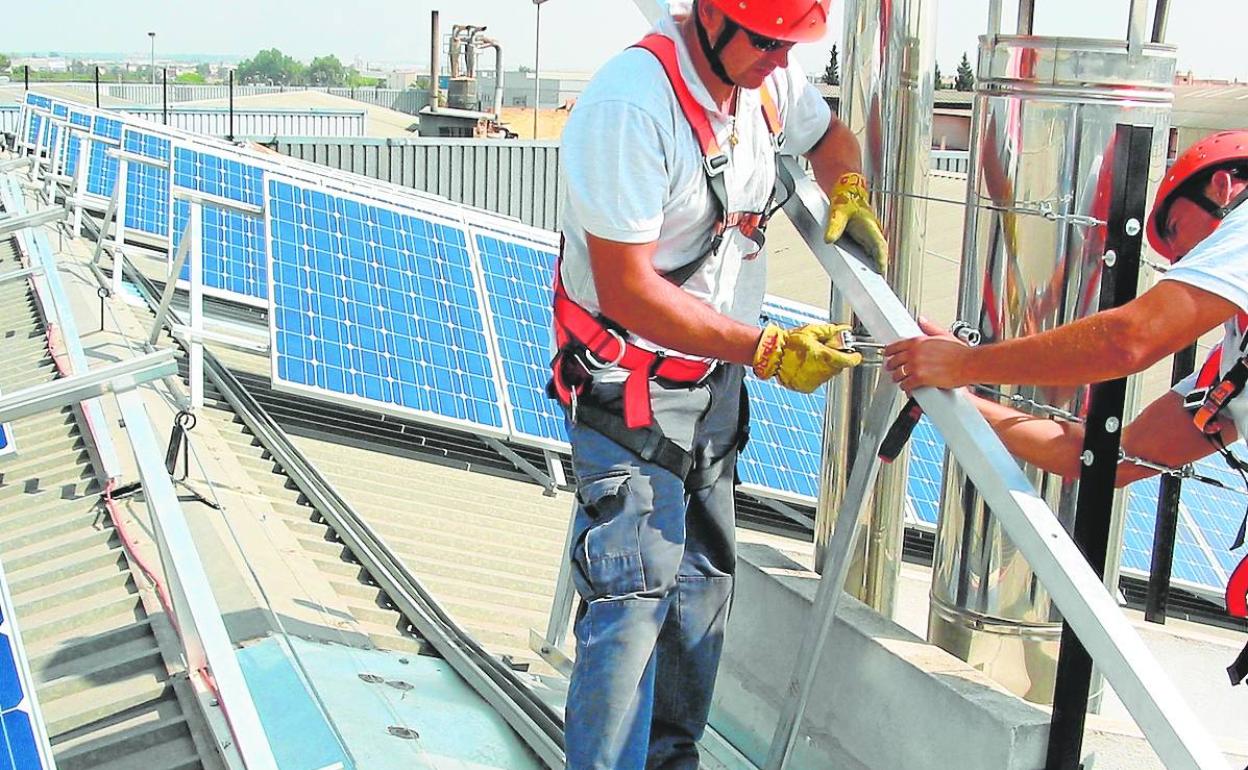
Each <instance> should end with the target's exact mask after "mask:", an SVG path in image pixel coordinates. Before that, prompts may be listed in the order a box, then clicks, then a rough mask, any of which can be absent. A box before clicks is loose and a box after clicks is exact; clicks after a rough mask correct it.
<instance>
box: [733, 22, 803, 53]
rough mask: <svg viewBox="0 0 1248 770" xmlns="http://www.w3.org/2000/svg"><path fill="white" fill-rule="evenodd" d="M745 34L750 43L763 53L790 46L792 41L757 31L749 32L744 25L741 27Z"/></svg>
mask: <svg viewBox="0 0 1248 770" xmlns="http://www.w3.org/2000/svg"><path fill="white" fill-rule="evenodd" d="M741 31H742V32H744V33H745V36H746V37H747V38H749V41H750V45H752V46H754V47H755V48H757V49H758V50H760V51H762V52H763V53H772V52H773V51H779V50H780V49H782V48H792V47H793V45H794V43H793V42H792V41H791V40H776V39H775V38H774V37H767V36H766V35H760V34H758V33H757V32H751V31H750V30H748V29H745V28H744V27H743V28H742V29H741Z"/></svg>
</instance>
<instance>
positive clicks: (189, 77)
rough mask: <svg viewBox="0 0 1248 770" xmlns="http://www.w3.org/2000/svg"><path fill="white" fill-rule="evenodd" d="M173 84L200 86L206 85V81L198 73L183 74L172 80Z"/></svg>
mask: <svg viewBox="0 0 1248 770" xmlns="http://www.w3.org/2000/svg"><path fill="white" fill-rule="evenodd" d="M173 82H175V83H189V84H191V85H200V84H202V83H206V82H207V79H206V78H204V76H203V75H201V74H199V73H198V72H183V73H182V74H181V75H178V76H177V77H176V78H174V79H173Z"/></svg>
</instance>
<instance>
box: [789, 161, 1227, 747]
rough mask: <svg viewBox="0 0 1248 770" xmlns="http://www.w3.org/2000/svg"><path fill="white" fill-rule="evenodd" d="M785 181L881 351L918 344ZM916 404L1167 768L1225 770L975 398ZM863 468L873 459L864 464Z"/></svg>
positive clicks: (933, 396) (806, 197)
mask: <svg viewBox="0 0 1248 770" xmlns="http://www.w3.org/2000/svg"><path fill="white" fill-rule="evenodd" d="M780 173H781V177H782V178H784V181H785V182H786V184H788V185H791V186H792V189H793V190H794V193H793V195H792V196H791V197H790V198H789V200H788V202H787V203H786V204H785V206H784V209H785V212H786V213H787V214H788V216H789V219H790V220H791V221H792V222H793V224H794V226H795V227H796V228H797V229H798V231H799V232H800V233H801V234H802V236H803V238H804V239H805V240H806V243H807V245H808V246H809V247H810V249H811V251H812V252H813V253H814V254H815V256H816V257H817V258H818V259H819V261H820V263H821V264H822V265H823V267H824V269H825V270H827V271H828V274H829V275H830V276H831V278H832V284H833V286H834V287H835V288H836V290H837V291H839V292H840V293H841V294H842V295H843V296H844V297H845V299H846V300H847V301H848V302H849V304H850V306H851V307H852V308H853V310H854V312H855V313H856V314H857V316H858V317H859V318H860V319H861V320H862V322H863V323H864V325H865V326H866V327H867V330H868V331H869V332H870V333H871V336H872V337H873V338H874V339H876V340H878V341H881V342H885V343H888V342H893V341H896V340H899V339H904V338H907V337H915V336H918V335H919V334H920V333H921V332H920V330H919V328H918V325H917V324H916V323H915V321H914V319H913V318H912V317H911V315H910V312H909V311H908V310H907V309H906V308H905V306H904V305H902V304H901V302H900V301H899V300H898V299H897V297H896V295H894V294H893V292H892V291H891V290H890V289H889V287H888V285H887V284H886V283H885V281H884V279H883V278H882V277H880V276H879V275H877V274H876V273H875V272H874V271H873V270H872V269H871V268H869V267H868V266H867V262H868V260H866V258H864V257H861V256H860V255H859V253H858V251H859V250H858V249H857V247H856V246H851V247H850V248H849V249H842V248H838V247H837V246H833V245H829V244H825V243H824V242H823V221H824V218H825V215H826V212H827V200H826V198H825V197H824V194H823V192H822V191H821V190H820V189H819V188H818V187H817V186H816V185H815V183H814V182H813V181H811V180H810V179H808V178H807V177H806V176H805V174H804V173H803V172H802V171H801V168H800V167H799V166H798V165H797V163H796V161H795V160H794V159H793V158H784V161H783V164H782V167H781V172H780ZM843 243H846V244H848V241H843ZM914 397H915V398H916V399H917V400H918V402H919V404H920V405H921V406H922V407H923V410H924V412H925V413H926V414H927V415H928V417H929V418H930V419H931V421H932V423H933V424H934V425H935V426H936V428H937V430H939V431H940V433H941V434H942V435H943V436H944V438H945V441H946V444H947V446H948V447H949V449H950V451H951V452H952V453H953V455H954V456H955V457H956V458H957V459H958V461H959V463H960V464H961V466H962V467H963V468H964V469H965V470H966V472H967V474H968V476H969V478H970V480H971V482H972V483H974V484H975V486H976V488H977V489H979V491H980V493H981V494H982V495H983V496H984V499H985V500H986V501H987V502H988V504H989V506H990V507H991V508H992V510H993V513H994V514H995V515H996V516H997V517H998V518H999V519H1000V521H1001V524H1002V526H1003V527H1004V528H1005V531H1006V533H1007V534H1008V535H1009V537H1010V539H1011V540H1012V541H1013V542H1014V543H1015V544H1016V545H1017V546H1018V548H1019V550H1020V551H1021V552H1022V554H1023V556H1024V557H1025V558H1026V559H1027V561H1028V563H1030V564H1031V565H1032V566H1033V568H1034V569H1035V572H1036V575H1037V576H1038V577H1039V578H1040V580H1041V582H1042V583H1043V584H1044V587H1045V588H1046V589H1047V590H1048V591H1049V593H1050V594H1051V595H1052V597H1053V600H1054V602H1055V603H1056V604H1057V607H1058V609H1059V610H1061V612H1062V615H1063V617H1064V618H1065V619H1066V621H1067V622H1068V623H1069V624H1070V626H1071V628H1072V629H1073V630H1074V631H1075V633H1076V634H1077V635H1078V636H1079V639H1080V641H1081V642H1082V643H1083V645H1084V647H1086V648H1087V650H1088V651H1089V652H1090V653H1091V655H1092V657H1093V659H1094V660H1095V661H1096V664H1097V665H1098V666H1099V667H1100V669H1101V670H1102V671H1103V672H1104V673H1105V676H1106V678H1108V679H1109V682H1110V684H1111V685H1112V686H1113V688H1114V691H1115V692H1116V693H1117V694H1118V695H1119V697H1120V698H1121V700H1122V702H1123V704H1124V705H1126V707H1127V709H1128V711H1129V712H1130V713H1131V715H1132V717H1134V719H1135V721H1136V723H1137V724H1138V725H1139V726H1140V729H1141V730H1142V731H1143V733H1144V735H1145V736H1146V737H1147V738H1148V740H1149V742H1150V743H1151V744H1152V746H1153V748H1154V750H1155V751H1156V752H1157V754H1158V756H1159V757H1160V758H1161V760H1162V762H1163V763H1164V764H1165V765H1166V767H1168V768H1172V769H1173V770H1188V769H1191V770H1195V769H1197V768H1202V769H1204V770H1212V769H1213V768H1226V767H1227V764H1226V760H1225V758H1224V757H1223V756H1222V754H1221V753H1220V752H1219V751H1218V749H1217V746H1216V745H1215V744H1214V742H1213V740H1212V739H1211V738H1210V737H1209V735H1208V733H1207V732H1206V731H1205V730H1204V728H1203V727H1201V726H1200V724H1199V723H1198V722H1197V721H1196V718H1195V716H1194V715H1193V714H1192V712H1191V711H1190V709H1188V708H1187V706H1186V704H1184V703H1183V700H1182V698H1181V696H1180V695H1179V694H1178V691H1177V690H1176V689H1175V688H1174V686H1173V685H1172V684H1171V682H1170V680H1169V678H1168V677H1167V676H1166V674H1165V672H1164V671H1163V670H1162V669H1161V667H1160V666H1159V665H1158V664H1157V661H1156V660H1155V659H1154V658H1153V657H1152V655H1151V654H1150V653H1149V652H1148V649H1147V648H1146V647H1145V646H1144V643H1143V642H1142V641H1141V640H1140V637H1139V636H1138V634H1136V632H1135V631H1134V629H1132V628H1131V625H1130V624H1129V623H1128V622H1127V620H1126V618H1125V617H1124V616H1123V614H1122V612H1121V610H1119V608H1118V606H1117V603H1116V602H1115V601H1114V599H1113V597H1111V596H1110V594H1109V592H1108V591H1106V590H1105V587H1104V586H1103V585H1102V584H1101V581H1100V580H1099V579H1098V578H1097V576H1096V574H1095V573H1094V572H1093V571H1092V569H1091V567H1089V566H1088V563H1087V560H1086V559H1084V557H1083V555H1082V554H1081V553H1080V552H1079V550H1078V548H1077V547H1076V546H1075V544H1074V542H1073V541H1072V540H1071V539H1070V536H1069V535H1068V534H1067V533H1066V531H1065V530H1064V529H1063V528H1062V526H1061V524H1060V523H1059V522H1058V519H1057V517H1056V516H1055V515H1054V514H1053V512H1052V511H1051V510H1050V509H1049V507H1048V505H1046V504H1045V502H1044V500H1043V498H1041V497H1040V496H1039V494H1038V493H1037V492H1036V490H1035V488H1034V487H1033V486H1032V485H1031V483H1030V482H1029V481H1028V480H1027V478H1026V477H1025V476H1024V475H1023V472H1022V470H1021V469H1020V468H1019V467H1018V465H1017V464H1016V463H1015V461H1014V460H1013V458H1012V457H1011V456H1010V454H1009V452H1008V451H1007V450H1006V448H1005V446H1004V445H1003V444H1002V443H1001V441H1000V439H999V438H997V436H996V434H995V433H993V431H992V429H991V428H990V427H989V426H988V424H987V422H985V421H984V419H983V417H981V416H980V414H979V412H978V411H977V410H976V409H975V407H974V405H973V404H972V403H971V401H970V399H969V398H968V397H967V396H966V395H965V394H964V393H962V392H960V391H942V390H936V389H934V388H923V389H921V390H919V391H917V392H916V393H915V394H914ZM864 462H866V463H874V462H876V460H873V459H871V458H870V457H867V458H865V459H864ZM861 473H864V471H861V470H859V469H858V468H855V470H854V474H855V475H858V474H861ZM847 504H848V501H847ZM836 573H837V565H832V564H828V565H825V570H824V580H827V579H828V577H827V576H829V575H835V574H836ZM822 622H823V619H820V618H812V622H811V625H810V627H808V628H807V631H806V633H807V635H811V634H816V635H817V634H818V633H819V627H820V624H821V623H822ZM803 650H804V651H806V652H807V653H808V654H814V653H817V652H818V650H817V649H816V648H814V647H812V646H811V645H809V644H806V643H803ZM808 665H809V662H808V661H803V660H801V659H799V661H798V668H797V671H799V672H800V671H804V670H807V666H808ZM801 687H802V682H801V681H799V680H798V679H796V678H795V679H794V681H793V682H792V683H791V685H790V691H791V693H792V694H794V695H796V694H797V693H798V692H799V691H800V688H801ZM796 707H797V699H796V698H790V699H789V700H788V701H787V702H786V706H785V712H784V713H783V714H782V719H781V722H780V723H779V724H778V725H777V729H776V735H775V739H774V741H773V746H772V754H771V757H770V759H771V760H772V761H769V763H768V768H769V770H770V769H771V768H779V767H783V760H784V757H785V756H786V755H787V751H784V750H783V747H785V746H791V745H792V733H793V731H796V730H797V729H798V727H799V726H800V724H801V713H800V711H799V710H798V709H797V708H796Z"/></svg>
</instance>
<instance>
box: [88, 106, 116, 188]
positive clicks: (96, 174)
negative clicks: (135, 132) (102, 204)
mask: <svg viewBox="0 0 1248 770" xmlns="http://www.w3.org/2000/svg"><path fill="white" fill-rule="evenodd" d="M121 131H122V126H121V121H119V120H113V119H112V118H106V117H104V116H103V115H96V116H95V119H94V121H93V122H92V124H91V136H92V137H94V138H95V139H97V140H99V141H93V142H91V143H90V147H91V150H90V152H89V153H88V156H89V157H90V161H89V165H88V166H87V192H88V193H90V194H91V195H95V196H97V197H100V198H111V197H112V195H113V188H114V187H115V186H116V185H117V166H118V161H117V159H116V158H114V157H112V156H111V155H109V154H108V151H109V150H110V149H112V148H114V147H116V146H118V145H120V143H121Z"/></svg>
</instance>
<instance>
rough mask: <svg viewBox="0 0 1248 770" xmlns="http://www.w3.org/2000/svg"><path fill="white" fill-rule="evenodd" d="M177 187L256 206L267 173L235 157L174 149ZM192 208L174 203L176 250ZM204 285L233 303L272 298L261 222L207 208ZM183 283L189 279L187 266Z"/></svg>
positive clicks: (204, 224) (174, 171) (259, 200)
mask: <svg viewBox="0 0 1248 770" xmlns="http://www.w3.org/2000/svg"><path fill="white" fill-rule="evenodd" d="M173 152H174V160H173V184H174V186H175V187H182V188H186V189H189V190H195V191H197V192H202V193H205V194H207V195H213V196H216V197H218V198H225V199H227V200H232V201H238V202H239V203H246V204H248V205H252V206H262V205H263V204H264V187H263V177H262V174H263V171H262V170H261V169H259V168H257V167H255V166H251V165H248V164H245V163H242V162H240V161H238V160H234V159H232V158H226V157H222V156H219V155H214V154H212V153H208V152H200V151H197V150H192V149H189V148H186V147H176V148H174V151H173ZM189 211H190V204H188V203H186V202H185V201H175V202H174V222H173V251H171V252H170V259H172V258H173V256H172V255H173V253H175V252H176V250H177V248H178V246H179V244H181V242H182V232H183V228H184V227H185V224H186V220H187V217H188V216H189ZM203 211H204V222H203V239H202V243H201V249H202V252H203V280H204V288H205V289H206V290H208V291H210V292H215V293H221V294H224V295H226V296H229V295H235V296H234V298H246V299H252V300H266V299H268V296H269V284H268V270H267V267H266V264H265V263H266V257H265V251H264V226H263V222H262V221H261V220H260V219H259V218H258V217H252V216H248V215H246V214H241V213H238V212H233V211H226V210H225V209H222V208H219V207H217V206H210V205H207V204H204V206H203ZM180 277H181V279H182V280H183V281H188V280H190V277H191V273H190V265H189V263H188V264H187V265H186V266H184V267H183V268H182V274H181V276H180Z"/></svg>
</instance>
